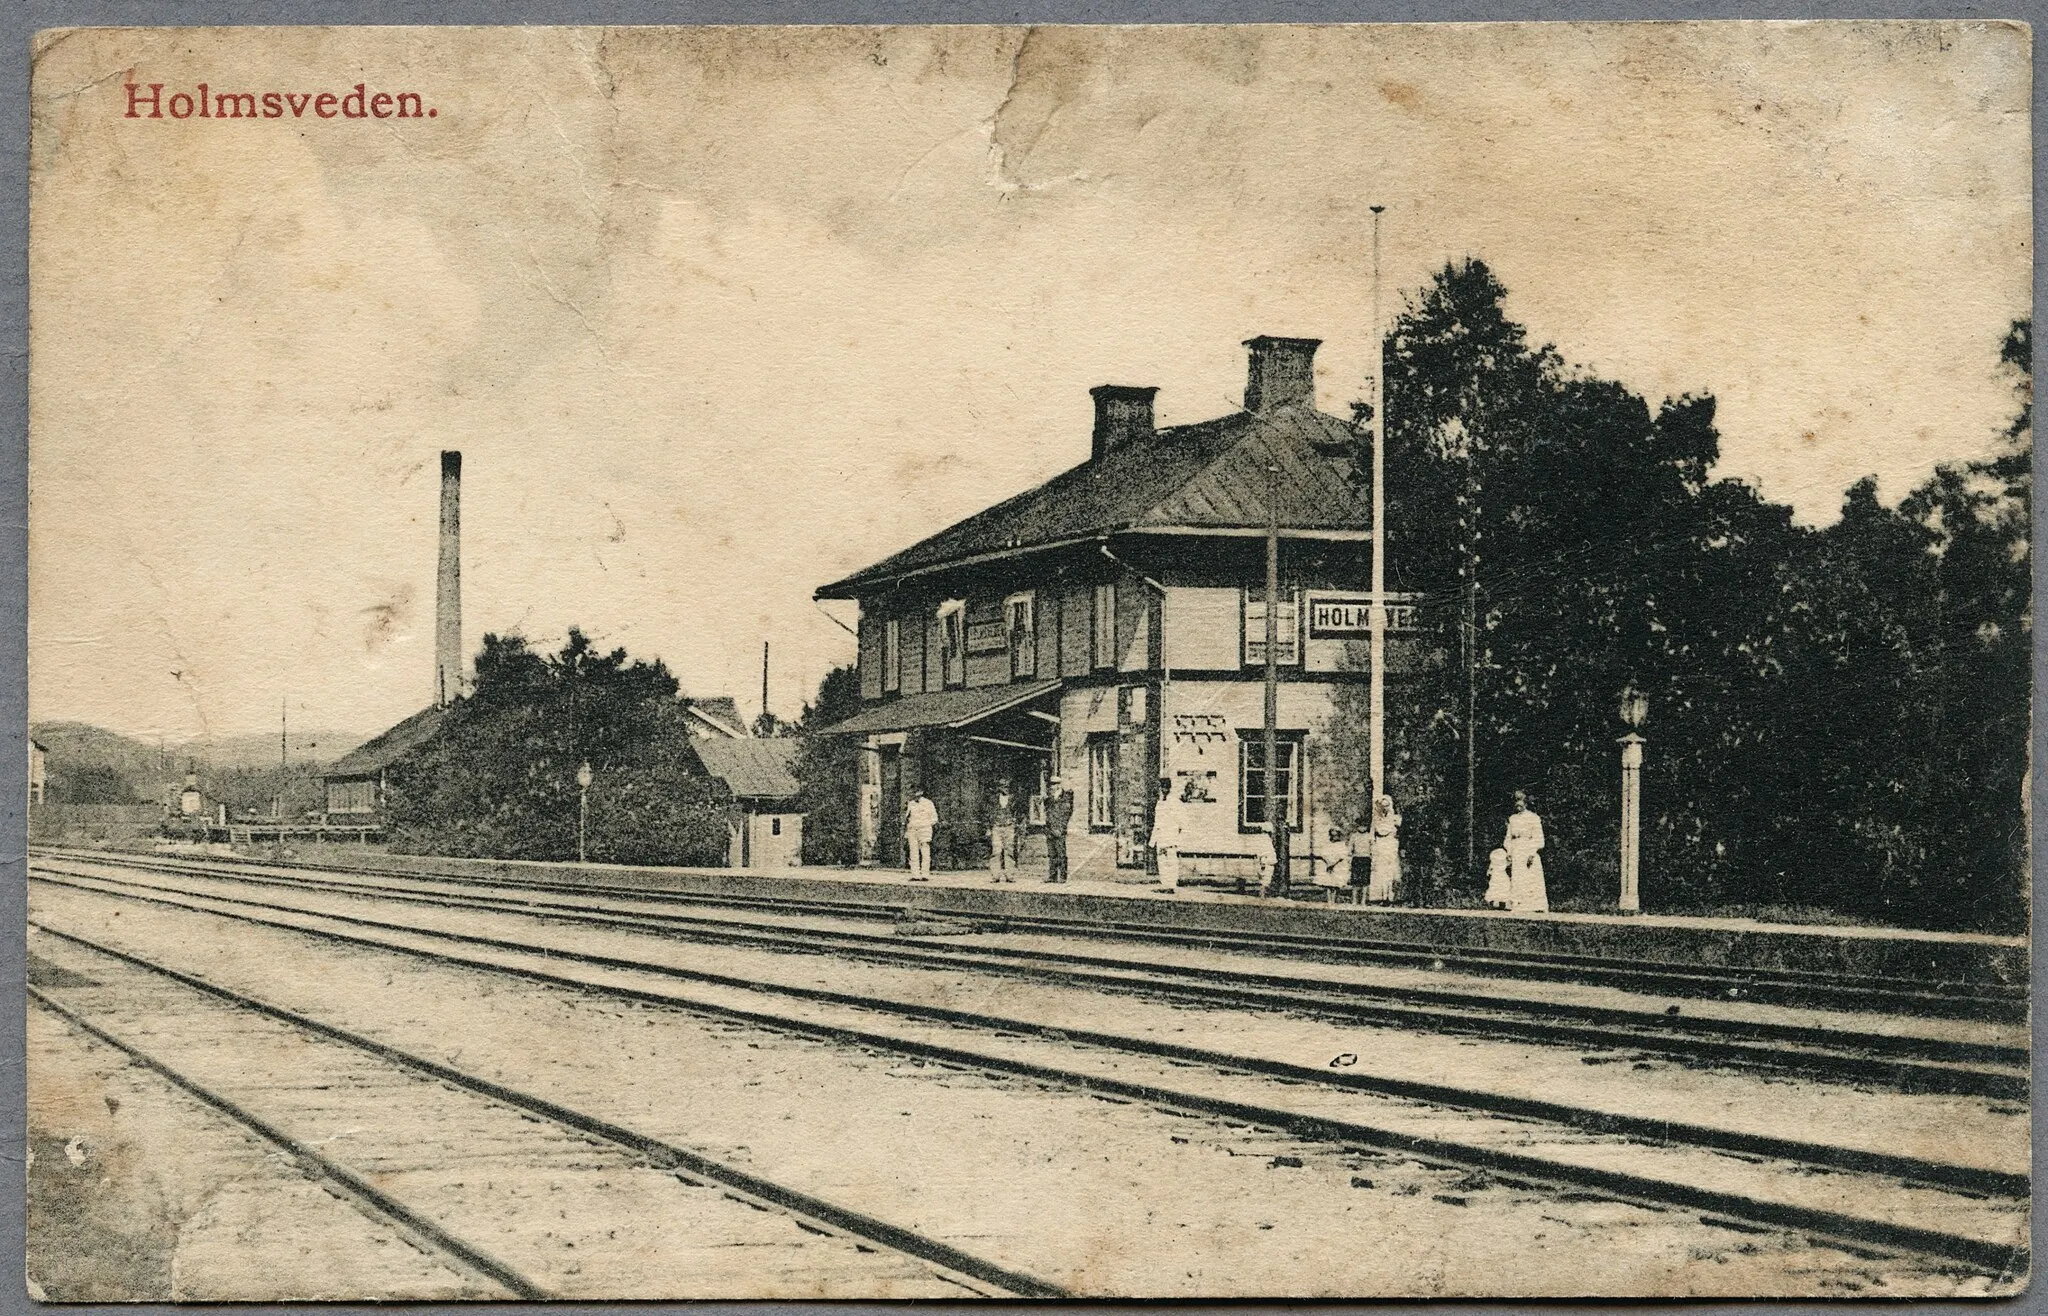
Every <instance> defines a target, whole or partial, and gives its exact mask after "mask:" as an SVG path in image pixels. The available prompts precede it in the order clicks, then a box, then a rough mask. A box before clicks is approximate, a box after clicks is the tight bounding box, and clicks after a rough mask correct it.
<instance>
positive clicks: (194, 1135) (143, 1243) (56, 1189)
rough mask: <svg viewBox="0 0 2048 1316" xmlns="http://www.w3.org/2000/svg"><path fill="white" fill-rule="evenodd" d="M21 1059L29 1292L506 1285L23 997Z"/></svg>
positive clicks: (115, 1296)
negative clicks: (317, 1178)
mask: <svg viewBox="0 0 2048 1316" xmlns="http://www.w3.org/2000/svg"><path fill="white" fill-rule="evenodd" d="M32 967H33V966H32ZM28 1066H29V1091H28V1137H29V1151H28V1262H27V1264H28V1282H29V1296H31V1297H33V1298H36V1299H37V1300H39V1301H49V1302H133V1301H157V1302H248V1301H259V1300H274V1301H297V1300H318V1299H335V1298H344V1297H349V1296H354V1295H362V1294H376V1295H379V1296H382V1297H386V1298H392V1299H422V1300H424V1299H437V1298H442V1299H445V1298H496V1297H506V1296H509V1295H508V1294H506V1292H505V1291H504V1290H503V1289H501V1288H499V1287H498V1286H497V1285H495V1284H492V1283H489V1282H487V1281H482V1280H479V1279H478V1278H476V1277H475V1276H473V1275H471V1274H469V1273H467V1272H465V1271H463V1270H461V1269H459V1268H457V1267H455V1266H452V1265H450V1264H448V1263H447V1262H445V1261H444V1260H443V1259H442V1258H441V1257H439V1256H437V1255H433V1254H430V1253H427V1252H425V1251H422V1250H421V1249H420V1248H419V1247H418V1246H416V1245H415V1244H414V1243H412V1242H411V1241H410V1240H409V1239H407V1238H406V1236H405V1235H403V1234H402V1233H400V1232H399V1231H397V1230H395V1229H393V1228H392V1227H391V1226H390V1225H389V1224H388V1223H387V1222H385V1221H382V1220H373V1219H371V1218H370V1217H368V1216H366V1215H365V1214H363V1212H362V1211H360V1210H359V1209H358V1208H357V1207H356V1206H355V1205H354V1203H353V1202H351V1201H349V1200H347V1199H345V1198H341V1197H338V1196H336V1195H334V1194H333V1193H331V1192H329V1191H328V1190H327V1189H326V1188H324V1187H322V1186H320V1185H319V1184H317V1183H315V1182H313V1181H311V1180H309V1179H307V1178H306V1177H305V1176H304V1175H303V1174H301V1173H300V1172H299V1169H298V1167H297V1165H296V1164H294V1163H293V1161H292V1160H291V1159H290V1158H289V1157H288V1156H286V1155H285V1154H284V1153H283V1152H281V1151H279V1150H278V1149H277V1148H276V1146H275V1145H274V1144H272V1143H270V1142H267V1141H265V1140H264V1139H262V1138H259V1137H258V1136H256V1135H255V1134H253V1133H251V1132H249V1131H248V1130H246V1129H244V1128H243V1127H242V1126H240V1125H239V1124H236V1123H235V1122H234V1121H232V1120H230V1119H228V1118H227V1117H226V1116H225V1115H222V1114H220V1113H219V1112H217V1111H215V1110H213V1109H211V1108H209V1107H207V1106H205V1105H203V1104H202V1103H201V1102H199V1101H198V1100H197V1099H196V1098H194V1097H192V1096H190V1095H188V1094H186V1093H184V1092H181V1091H179V1090H178V1089H177V1088H175V1087H173V1086H172V1085H171V1084H170V1083H168V1082H166V1081H165V1080H164V1079H162V1078H161V1077H159V1076H157V1075H156V1074H153V1073H151V1072H150V1071H148V1070H146V1069H144V1068H142V1067H141V1066H139V1065H136V1064H134V1063H132V1062H131V1061H130V1060H129V1059H128V1057H126V1056H124V1055H122V1054H121V1053H120V1052H119V1051H116V1050H115V1049H114V1048H112V1047H110V1046H107V1045H105V1044H104V1043H102V1042H100V1041H98V1040H96V1039H94V1038H92V1037H90V1036H88V1035H87V1034H85V1033H82V1032H79V1031H78V1030H76V1029H74V1028H73V1027H72V1026H71V1025H70V1024H68V1023H67V1022H65V1021H64V1020H62V1019H60V1018H59V1017H57V1016H56V1015H53V1014H51V1013H50V1012H49V1011H47V1010H44V1009H41V1008H39V1007H37V1006H35V1005H31V1006H30V1007H29V1014H28Z"/></svg>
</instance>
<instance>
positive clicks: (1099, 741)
mask: <svg viewBox="0 0 2048 1316" xmlns="http://www.w3.org/2000/svg"><path fill="white" fill-rule="evenodd" d="M1115 783H1116V737H1115V736H1113V735H1100V736H1090V737H1088V830H1089V831H1091V832H1106V831H1110V830H1111V829H1113V828H1114V827H1115V826H1116V809H1115V807H1114V806H1115V800H1114V799H1112V798H1111V797H1112V795H1113V794H1114V792H1115V789H1116V786H1115Z"/></svg>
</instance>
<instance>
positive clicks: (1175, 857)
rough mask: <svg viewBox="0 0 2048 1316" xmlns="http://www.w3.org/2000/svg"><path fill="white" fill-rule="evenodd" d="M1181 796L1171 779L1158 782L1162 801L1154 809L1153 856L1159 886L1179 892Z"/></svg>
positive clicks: (1163, 778) (1162, 778)
mask: <svg viewBox="0 0 2048 1316" xmlns="http://www.w3.org/2000/svg"><path fill="white" fill-rule="evenodd" d="M1181 824H1182V818H1181V803H1180V797H1179V796H1177V795H1175V794H1174V793H1173V782H1172V780H1171V779H1170V778H1166V777H1161V778H1160V779H1159V802H1158V803H1157V804H1155V805H1153V806H1152V853H1153V854H1154V855H1155V856H1157V858H1158V860H1159V885H1160V887H1161V888H1162V889H1164V890H1167V891H1178V890H1179V889H1180V833H1181Z"/></svg>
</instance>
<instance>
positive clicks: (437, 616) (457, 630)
mask: <svg viewBox="0 0 2048 1316" xmlns="http://www.w3.org/2000/svg"><path fill="white" fill-rule="evenodd" d="M461 694H462V454H461V453H459V452H444V453H442V454H441V568H440V572H439V574H438V575H437V576H436V578H435V583H434V703H435V704H436V705H437V706H441V705H447V704H452V703H454V702H455V700H456V699H457V698H458V697H459V696H460V695H461Z"/></svg>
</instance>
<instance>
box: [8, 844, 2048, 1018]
mask: <svg viewBox="0 0 2048 1316" xmlns="http://www.w3.org/2000/svg"><path fill="white" fill-rule="evenodd" d="M31 855H32V856H49V857H67V858H75V859H81V860H104V859H105V858H106V856H105V854H104V853H103V852H93V851H84V852H81V851H66V850H63V849H58V848H37V849H34V850H32V851H31ZM121 862H123V863H126V864H132V865H135V866H138V867H143V866H148V867H155V868H157V869H158V870H159V871H165V872H172V871H186V872H194V871H204V870H207V869H211V870H213V871H216V872H219V871H223V870H234V869H239V870H244V871H257V872H260V871H262V870H266V869H279V870H287V871H291V870H296V871H302V872H307V873H312V874H317V875H321V876H328V875H333V874H350V875H355V876H362V877H375V878H385V879H399V880H405V881H413V882H431V883H436V884H443V885H452V886H467V887H474V888H479V889H484V890H489V891H505V890H520V891H531V892H536V893H547V894H573V895H578V896H598V897H603V898H611V899H624V900H634V901H641V902H649V903H662V904H673V905H677V906H694V907H700V908H704V907H710V908H726V909H738V910H753V911H756V912H760V913H765V914H777V915H783V914H813V915H820V916H826V917H832V918H844V919H852V920H862V921H868V922H875V923H885V924H886V923H891V922H894V921H895V920H896V919H898V918H899V917H900V916H901V915H902V914H903V913H904V912H905V910H906V909H911V908H915V907H916V900H915V895H916V893H912V892H906V893H905V899H904V900H903V901H901V902H880V901H872V900H818V899H787V898H782V897H774V898H768V897H753V896H743V895H734V894H727V893H708V892H687V891H675V890H659V889H648V888H645V887H638V886H619V885H612V884H606V883H603V882H595V881H541V880H537V879H531V878H520V877H506V876H500V875H492V876H489V877H474V876H468V875H463V874H445V873H419V872H413V871H410V870H407V869H403V868H394V867H389V866H385V867H380V866H376V865H369V864H361V865H338V864H310V863H301V862H298V861H293V860H269V859H265V860H254V859H246V858H242V857H239V856H238V857H234V858H228V857H219V858H214V857H209V858H207V859H206V860H203V861H190V860H180V859H172V858H167V857H159V856H151V857H147V858H143V857H130V856H123V857H122V859H121ZM941 917H948V915H941ZM950 917H958V918H965V919H972V920H974V921H976V922H979V923H982V924H984V925H986V926H989V927H994V928H1000V929H1003V930H1009V931H1018V932H1040V933H1046V934H1049V935H1056V936H1063V937H1074V938H1082V939H1087V940H1097V941H1100V940H1110V941H1116V942H1122V943H1135V944H1152V945H1160V946H1173V947H1186V948H1193V949H1202V950H1218V951H1235V952H1244V953H1259V954H1268V955H1276V956H1285V957H1289V958H1295V959H1302V960H1307V961H1312V962H1327V963H1336V964H1364V965H1387V966H1398V967H1411V968H1421V969H1427V970H1430V971H1432V972H1448V973H1455V974H1464V975H1470V976H1473V977H1482V978H1485V977H1491V978H1506V979H1521V980H1528V981H1540V982H1572V983H1584V984H1590V985H1597V986H1606V987H1612V988H1616V989H1618V990H1622V991H1628V992H1633V993H1637V994H1641V995H1646V996H1661V997H1669V998H1674V999H1694V1000H1721V1001H1749V1002H1754V1003H1758V1004H1770V1005H1782V1006H1790V1007H1801V1008H1810V1009H1817V1010H1839V1011H1849V1012H1867V1013H1883V1014H1904V1015H1920V1016H1929V1017H1935V1018H1960V1019H1969V1020H1980V1021H1986V1022H2002V1023H2014V1024H2019V1023H2024V1022H2026V1020H2027V1018H2028V997H2027V987H2026V985H2025V984H1983V983H1975V984H1967V983H1945V982H1924V983H1913V984H1910V985H1901V984H1900V983H1899V982H1897V981H1895V980H1892V979H1887V978H1871V977H1861V976H1856V975H1850V974H1831V973H1820V972H1811V971H1798V970H1770V971H1765V970H1737V969H1710V968H1705V967H1691V966H1687V967H1678V966H1673V965H1670V964H1664V963H1659V962H1657V961H1653V960H1614V959H1601V958H1595V957H1591V956H1579V955H1562V954H1552V953H1544V952H1534V951H1512V950H1499V949H1492V948H1488V949H1483V950H1474V949H1465V948H1446V947H1431V946H1418V945H1414V944H1411V943H1401V942H1385V941H1370V940H1357V939H1350V938H1338V937H1319V936H1308V935H1302V934H1294V933H1273V932H1247V931H1236V930H1230V931H1225V930H1212V929H1200V930H1190V929H1168V928H1161V927H1159V926H1157V925H1155V924H1149V923H1144V922H1139V921H1134V920H1100V919H1085V918H1061V917H1055V916H1048V915H1025V914H1004V915H1002V916H1001V917H1000V918H985V917H978V916H973V915H950Z"/></svg>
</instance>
